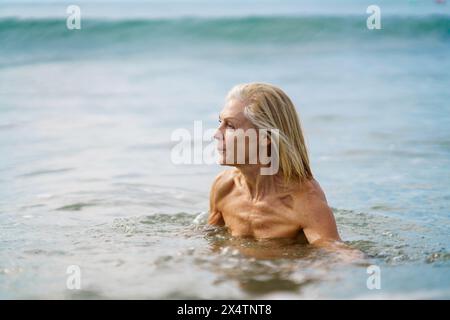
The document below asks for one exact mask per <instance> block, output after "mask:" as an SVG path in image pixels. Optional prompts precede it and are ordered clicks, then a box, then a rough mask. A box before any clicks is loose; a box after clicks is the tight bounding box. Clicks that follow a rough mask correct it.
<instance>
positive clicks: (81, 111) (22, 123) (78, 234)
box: [0, 1, 450, 299]
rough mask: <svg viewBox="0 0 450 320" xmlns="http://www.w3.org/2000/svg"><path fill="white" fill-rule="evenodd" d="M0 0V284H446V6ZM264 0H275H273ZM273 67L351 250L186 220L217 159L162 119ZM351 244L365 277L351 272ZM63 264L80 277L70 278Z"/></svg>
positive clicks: (177, 290)
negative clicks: (78, 15)
mask: <svg viewBox="0 0 450 320" xmlns="http://www.w3.org/2000/svg"><path fill="white" fill-rule="evenodd" d="M105 3H106V4H107V5H106V4H104V3H97V4H88V3H86V2H83V1H81V2H80V7H81V10H82V29H81V30H76V31H69V30H67V29H66V25H65V17H66V14H65V5H62V4H59V3H50V2H41V3H39V4H33V5H32V4H28V3H22V2H19V3H10V2H5V1H0V6H1V10H0V154H1V157H0V221H1V223H0V298H3V299H10V298H286V299H290V298H293V299H297V298H305V299H313V298H412V299H414V298H432V299H434V298H447V299H448V298H449V297H450V268H449V267H450V260H449V257H450V251H449V250H450V248H449V234H450V232H449V231H450V224H449V222H450V214H449V213H450V212H449V208H450V186H449V181H450V171H449V169H448V168H449V167H450V106H449V101H450V90H449V89H448V88H449V87H450V85H449V84H450V71H449V70H450V56H449V54H450V19H449V17H450V15H449V14H450V7H449V4H448V3H447V4H445V5H438V4H435V3H434V2H432V1H398V2H396V3H394V4H392V3H390V2H387V1H380V2H379V5H380V7H381V12H382V29H381V30H376V31H370V30H368V29H367V28H366V18H367V16H368V15H367V14H366V12H365V9H366V8H367V6H368V5H369V4H372V3H368V2H367V3H366V2H364V1H343V2H339V3H341V4H339V5H336V3H335V2H331V1H328V2H326V5H323V6H318V5H317V4H315V3H314V2H312V1H311V2H294V1H280V2H274V1H263V2H262V4H259V5H258V6H255V2H252V1H247V2H239V3H238V2H233V3H232V5H230V4H226V3H221V2H219V1H215V2H211V1H209V2H208V3H206V2H204V1H203V2H202V1H196V2H193V3H187V2H177V3H171V2H169V3H167V2H158V1H156V2H144V1H141V2H136V3H134V4H133V5H120V4H109V3H107V2H105ZM275 3H276V5H275ZM248 81H264V82H271V83H274V84H277V85H279V86H280V87H282V88H283V89H284V90H285V91H286V92H287V93H288V94H289V95H290V96H291V97H292V99H293V101H294V102H295V104H296V105H297V109H298V111H299V113H300V116H301V120H302V122H303V126H304V128H305V132H306V137H307V141H308V145H309V147H310V153H311V160H312V168H313V172H314V174H315V176H316V178H317V179H318V180H319V182H320V183H321V185H322V187H323V188H324V190H325V192H326V194H327V197H328V201H329V203H330V205H331V206H332V207H333V210H334V212H335V215H336V219H337V222H338V227H339V229H340V232H341V235H342V237H343V238H344V240H346V241H347V242H348V243H349V244H350V245H351V246H354V247H356V248H359V249H360V250H362V251H364V252H365V253H366V254H367V256H368V260H367V263H362V264H361V263H359V264H351V265H348V264H343V263H341V262H339V261H338V259H337V258H336V257H335V256H334V255H333V254H330V253H327V252H323V251H321V250H318V249H314V248H310V247H308V246H306V247H305V246H302V245H299V244H295V243H289V242H283V241H263V242H255V241H252V240H242V239H232V238H230V237H229V236H228V235H227V233H226V232H224V230H221V229H216V228H212V227H208V226H206V225H205V224H204V220H205V212H206V210H207V208H208V192H209V187H210V184H211V182H212V180H213V178H214V176H215V175H216V174H217V173H218V172H219V171H220V170H221V169H222V168H220V167H218V166H216V165H206V164H203V165H175V164H173V163H172V162H171V159H170V152H171V148H172V146H173V142H171V139H170V136H171V133H172V132H173V131H174V130H175V129H178V128H186V129H188V130H190V131H193V125H194V121H196V120H201V121H203V125H204V128H205V129H206V128H212V127H214V126H216V124H217V115H218V112H219V111H220V108H221V105H222V102H223V99H224V96H225V94H226V93H227V91H228V90H229V89H230V88H231V87H232V86H233V85H234V84H236V83H241V82H248ZM368 264H375V265H378V266H379V267H380V268H381V289H380V290H368V289H367V286H366V280H367V277H368V274H367V273H366V268H367V265H368ZM69 265H78V266H80V268H81V271H82V278H81V281H82V288H81V290H68V289H67V287H66V280H67V276H68V275H67V274H66V269H67V267H68V266H69Z"/></svg>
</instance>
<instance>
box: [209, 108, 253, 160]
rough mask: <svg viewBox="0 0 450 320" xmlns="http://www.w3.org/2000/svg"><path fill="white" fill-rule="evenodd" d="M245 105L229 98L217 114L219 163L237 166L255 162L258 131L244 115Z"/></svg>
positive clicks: (215, 135) (216, 134)
mask: <svg viewBox="0 0 450 320" xmlns="http://www.w3.org/2000/svg"><path fill="white" fill-rule="evenodd" d="M244 108H245V105H244V104H243V103H242V102H241V101H239V100H236V99H232V100H229V101H228V102H227V103H226V104H225V106H224V108H223V110H222V112H221V113H220V115H219V127H218V128H217V131H216V133H215V134H214V138H215V139H217V141H218V145H217V150H218V153H219V163H220V164H222V165H231V166H239V165H242V164H256V163H257V161H256V160H257V154H258V148H257V146H258V141H259V138H258V131H257V130H256V127H255V126H254V125H253V124H252V123H251V122H250V120H248V119H247V117H245V115H244Z"/></svg>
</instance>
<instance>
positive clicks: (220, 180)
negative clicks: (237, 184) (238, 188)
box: [211, 169, 237, 197]
mask: <svg viewBox="0 0 450 320" xmlns="http://www.w3.org/2000/svg"><path fill="white" fill-rule="evenodd" d="M236 175H237V172H236V169H229V170H225V171H222V172H221V173H219V174H218V175H217V176H216V178H215V179H214V182H213V184H212V187H211V191H214V192H215V193H216V196H218V197H223V196H224V195H226V194H227V193H228V192H229V191H230V189H231V188H232V187H233V185H234V178H235V177H236Z"/></svg>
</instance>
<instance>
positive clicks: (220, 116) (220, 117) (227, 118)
mask: <svg viewBox="0 0 450 320" xmlns="http://www.w3.org/2000/svg"><path fill="white" fill-rule="evenodd" d="M230 119H233V120H236V121H239V119H238V118H235V117H225V118H224V119H222V114H219V120H230Z"/></svg>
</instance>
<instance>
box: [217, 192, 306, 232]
mask: <svg viewBox="0 0 450 320" xmlns="http://www.w3.org/2000/svg"><path fill="white" fill-rule="evenodd" d="M221 211H222V216H223V218H224V221H225V225H226V226H227V227H228V229H229V230H230V232H231V234H232V235H233V236H252V237H256V238H286V237H289V238H290V237H295V236H296V235H297V234H298V232H299V231H300V226H299V225H298V223H297V221H296V220H297V219H296V218H295V217H296V214H295V212H294V210H293V209H292V208H291V207H290V206H289V202H286V201H285V199H280V198H269V199H264V200H261V201H251V200H249V199H246V198H245V197H239V196H235V197H231V198H228V199H227V201H226V202H224V204H223V206H222V210H221Z"/></svg>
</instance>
